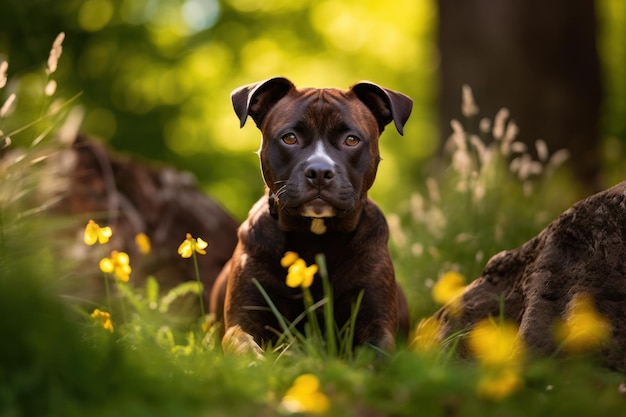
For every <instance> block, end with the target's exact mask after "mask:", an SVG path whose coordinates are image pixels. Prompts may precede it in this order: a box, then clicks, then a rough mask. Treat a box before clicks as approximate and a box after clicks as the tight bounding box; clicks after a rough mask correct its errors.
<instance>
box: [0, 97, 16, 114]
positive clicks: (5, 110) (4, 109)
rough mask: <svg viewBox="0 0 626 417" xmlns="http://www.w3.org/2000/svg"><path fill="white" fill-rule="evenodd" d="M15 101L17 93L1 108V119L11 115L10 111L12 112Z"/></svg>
mask: <svg viewBox="0 0 626 417" xmlns="http://www.w3.org/2000/svg"><path fill="white" fill-rule="evenodd" d="M14 101H15V93H13V94H11V95H10V96H9V98H7V100H6V101H5V102H4V104H3V105H2V107H1V108H0V117H4V116H6V115H7V114H8V113H9V110H11V106H12V105H13V102H14Z"/></svg>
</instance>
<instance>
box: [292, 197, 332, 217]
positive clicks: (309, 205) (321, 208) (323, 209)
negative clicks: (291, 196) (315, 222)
mask: <svg viewBox="0 0 626 417" xmlns="http://www.w3.org/2000/svg"><path fill="white" fill-rule="evenodd" d="M299 214H300V216H302V217H310V218H314V219H324V218H328V217H335V215H336V214H337V210H336V209H335V207H334V206H333V205H331V204H330V203H328V202H327V201H325V200H323V199H322V198H321V197H319V196H318V197H316V198H314V199H313V200H311V201H308V202H306V203H304V204H302V205H301V206H300V210H299Z"/></svg>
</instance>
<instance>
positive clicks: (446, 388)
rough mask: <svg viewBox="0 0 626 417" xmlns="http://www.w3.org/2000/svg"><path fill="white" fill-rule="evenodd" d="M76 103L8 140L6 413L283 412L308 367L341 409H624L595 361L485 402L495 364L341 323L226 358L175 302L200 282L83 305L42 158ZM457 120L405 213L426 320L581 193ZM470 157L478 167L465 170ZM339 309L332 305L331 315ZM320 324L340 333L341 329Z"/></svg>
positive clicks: (410, 268)
mask: <svg viewBox="0 0 626 417" xmlns="http://www.w3.org/2000/svg"><path fill="white" fill-rule="evenodd" d="M65 110H66V112H65V113H64V112H61V113H55V114H52V115H50V114H49V113H47V112H43V111H42V112H39V113H38V115H36V116H34V118H33V120H36V122H34V123H33V125H32V126H29V130H31V129H34V130H36V131H38V132H39V133H37V134H33V136H32V139H33V140H32V145H31V146H30V147H27V148H26V149H25V150H23V151H22V155H23V157H19V158H15V155H17V154H13V153H11V152H12V151H13V150H14V147H12V146H8V147H6V148H5V149H4V150H3V154H2V155H3V159H2V160H1V163H0V174H2V176H3V177H4V179H3V181H2V182H0V335H1V337H2V339H1V340H2V341H1V342H0V417H4V416H34V415H37V416H57V415H58V416H74V415H76V416H84V415H90V416H109V415H110V416H115V417H123V416H132V417H137V416H151V417H153V416H156V417H159V416H184V415H190V416H203V415H207V416H209V415H210V416H220V415H224V416H240V415H241V416H248V415H249V416H274V415H282V414H287V410H286V409H285V407H284V406H282V405H281V402H282V399H283V397H284V395H285V393H286V392H287V391H288V389H289V388H290V387H291V385H292V384H293V382H294V380H295V379H296V378H297V377H298V376H300V375H302V374H306V373H310V374H314V375H316V376H317V378H319V381H320V388H319V389H320V391H321V392H322V393H323V394H324V395H325V396H326V397H327V398H328V400H329V404H330V408H329V410H328V413H327V414H328V415H331V416H341V417H346V416H387V415H392V416H415V415H421V416H476V417H485V416H499V417H500V416H535V415H550V416H557V417H558V416H570V415H573V414H575V415H598V413H602V414H606V415H609V414H611V413H613V414H615V415H621V414H623V408H624V401H625V399H624V398H623V397H622V396H621V395H620V394H619V393H618V385H619V383H620V382H621V381H622V378H623V375H621V374H618V373H614V372H611V371H609V370H607V369H605V368H603V367H601V366H600V365H598V364H597V363H596V361H595V359H594V358H593V356H584V357H564V358H559V359H555V358H530V359H529V360H527V361H526V363H525V365H524V367H523V369H522V370H521V377H522V380H523V385H522V387H521V388H520V389H519V390H517V391H514V392H512V393H511V394H510V395H508V396H506V397H505V398H503V399H502V400H499V401H496V400H493V399H489V398H483V397H481V396H479V395H477V392H476V390H477V385H478V383H479V381H480V379H481V377H482V376H483V375H484V373H485V372H486V371H485V370H484V369H483V368H481V367H480V366H479V364H477V363H475V362H474V361H471V360H462V359H459V358H457V357H455V355H454V351H453V350H450V351H443V350H442V351H440V352H432V351H431V352H416V351H413V350H411V349H409V348H407V347H406V346H403V345H400V346H399V347H398V349H397V351H396V352H393V353H392V354H391V355H390V357H389V359H388V360H386V361H377V360H376V359H374V355H373V352H371V351H369V350H357V351H355V352H352V351H351V350H350V349H347V348H346V345H347V344H349V343H345V340H346V338H347V340H349V337H350V331H349V328H347V329H343V330H342V329H336V330H338V331H337V339H336V340H335V341H332V340H331V341H325V340H321V339H320V336H319V334H321V331H317V330H316V329H315V328H311V327H309V330H308V331H307V332H305V333H304V334H296V333H292V335H291V336H290V337H288V335H287V336H286V337H285V339H284V340H285V341H286V342H287V344H288V345H289V347H288V348H286V349H285V348H284V347H281V349H276V350H272V351H269V352H267V353H266V354H265V360H261V361H259V360H254V359H253V358H252V357H249V356H233V355H228V354H224V353H222V351H221V348H220V343H219V340H218V338H217V336H216V334H217V332H216V328H211V329H209V331H208V332H207V331H205V329H203V326H202V324H203V323H202V320H201V319H200V318H198V320H197V321H193V320H192V321H191V322H189V321H187V322H185V321H184V320H180V319H179V318H177V317H176V316H175V315H174V313H172V312H170V311H169V310H168V306H169V305H170V303H172V302H173V301H175V300H176V299H177V298H178V297H180V296H183V295H184V294H188V293H194V294H197V292H198V287H197V283H195V282H191V283H188V284H184V285H183V286H182V287H179V288H177V289H176V290H174V291H173V292H171V293H169V294H159V293H158V284H157V283H156V282H154V281H150V280H149V281H148V283H147V284H146V286H145V287H142V288H136V287H134V286H132V285H126V284H119V283H116V282H115V281H114V280H111V281H109V282H110V283H112V285H111V291H112V293H114V294H116V295H118V296H117V297H115V302H114V303H113V305H109V302H108V300H107V299H106V297H104V296H103V297H101V298H93V299H89V300H81V302H80V303H78V302H75V301H74V300H73V299H72V298H69V297H67V288H68V287H74V286H76V285H81V282H80V280H81V278H82V275H81V274H82V273H83V272H82V270H81V269H80V268H77V267H76V266H75V265H71V264H70V263H69V261H68V259H66V258H64V257H63V256H62V255H61V254H62V253H63V251H62V249H63V248H59V247H56V246H55V244H54V243H55V242H57V241H59V239H57V234H58V233H60V231H61V230H62V229H63V226H64V225H65V224H66V223H67V219H62V218H56V217H51V216H43V217H42V216H41V215H40V214H39V212H40V211H41V209H42V206H41V202H37V199H36V198H35V189H36V187H37V185H38V184H40V183H41V181H42V180H43V179H45V178H46V173H47V171H46V168H45V165H44V164H43V163H42V161H45V159H46V158H45V157H46V156H47V155H49V154H51V153H54V151H58V148H59V146H60V145H59V144H58V143H57V142H56V139H53V138H52V136H50V133H51V132H57V131H60V130H63V129H62V128H59V127H58V123H62V122H63V121H64V120H66V119H65V115H66V114H67V110H68V109H67V108H66V109H65ZM70 119H71V117H70ZM501 123H504V126H506V125H507V124H506V123H505V122H502V121H501ZM1 126H2V125H1V124H0V129H1ZM65 126H67V124H66V125H65ZM456 128H457V135H458V136H457V137H456V139H455V140H456V142H454V146H451V147H450V148H449V149H448V150H449V154H450V155H451V158H452V163H451V164H450V165H446V168H445V169H443V170H441V172H438V173H436V174H434V175H433V177H432V178H430V179H428V180H426V181H425V184H427V185H428V187H427V188H426V187H425V188H424V189H423V190H420V191H421V192H420V193H417V192H416V193H415V194H413V195H411V196H406V198H405V199H401V201H399V202H398V205H397V210H396V211H395V212H393V213H389V218H390V224H391V230H392V242H391V248H392V251H393V256H394V260H395V265H396V270H397V275H398V279H399V280H400V281H401V283H402V284H403V285H404V287H405V288H406V290H407V294H408V297H409V301H410V304H411V306H412V310H413V311H412V312H413V316H414V319H415V321H417V319H420V318H422V317H427V316H429V315H430V314H432V313H433V312H434V311H435V310H436V308H438V306H436V305H435V304H434V302H433V301H432V300H431V296H430V289H431V287H432V284H433V283H434V282H435V281H436V280H437V279H438V277H439V276H441V275H442V274H443V273H445V272H447V271H450V270H456V271H459V272H461V273H462V274H464V275H465V276H466V277H468V279H472V278H475V277H477V276H478V274H479V273H480V270H481V268H482V266H484V264H485V262H486V261H487V259H488V258H489V257H490V256H491V255H493V254H495V253H496V252H498V251H500V250H502V249H507V248H512V247H515V246H517V245H519V244H521V243H523V242H524V241H525V240H527V239H529V238H530V237H532V236H533V235H534V234H535V233H536V232H538V231H539V230H540V229H541V228H542V227H543V226H545V224H547V222H548V221H549V220H550V219H551V218H552V217H553V216H555V215H556V214H557V213H558V212H559V211H561V210H563V209H564V208H566V207H564V206H563V201H559V202H556V201H555V200H554V199H553V196H554V195H555V194H559V195H560V196H562V195H563V193H562V190H563V189H564V188H565V189H571V187H570V186H569V185H567V182H564V180H563V179H562V178H561V177H560V176H558V175H557V176H551V175H547V174H546V172H545V168H546V167H547V166H548V164H549V162H548V161H547V160H544V161H539V162H541V164H542V167H543V169H542V172H541V174H538V175H534V176H531V177H528V178H521V177H522V176H521V175H520V174H519V171H518V172H512V171H511V170H510V169H509V166H508V164H505V163H504V162H503V161H504V160H505V158H503V156H502V154H503V153H502V152H500V151H496V150H495V149H496V148H498V149H502V146H500V145H501V143H502V138H497V137H495V138H494V137H493V135H492V133H491V132H492V130H484V131H481V132H479V133H472V132H466V131H462V130H460V129H459V126H458V125H456ZM474 136H476V137H480V138H481V140H482V142H483V143H487V144H490V143H492V144H495V145H491V146H493V149H494V151H493V158H491V159H489V160H487V159H485V158H484V155H483V156H481V152H482V151H481V150H480V149H479V147H477V145H476V141H475V140H474V139H472V138H473V137H474ZM496 136H498V135H496ZM5 138H6V132H5V136H1V135H0V140H4V139H5ZM472 141H473V142H472ZM0 143H1V142H0ZM472 143H473V145H472ZM0 146H1V145H0ZM472 146H473V147H472ZM523 154H524V152H520V153H518V154H516V156H522V155H523ZM498 155H500V156H498ZM504 156H509V155H508V154H506V153H504ZM455 158H456V159H455ZM463 158H465V159H463ZM462 160H465V161H466V162H467V163H468V164H469V165H466V166H465V168H463V166H461V165H458V163H459V161H462ZM455 161H456V162H455ZM564 184H565V186H564ZM531 186H532V190H531V191H529V190H530V188H529V187H531ZM481 187H482V188H481ZM477 189H482V190H483V191H484V194H481V193H479V194H476V191H475V190H477ZM554 190H559V193H555V192H554ZM207 250H210V248H208V249H207ZM189 261H191V260H189ZM318 263H319V264H322V260H321V259H320V260H318ZM83 267H84V266H83ZM93 267H94V268H96V267H97V266H96V265H94V266H93ZM321 269H322V270H323V267H322V268H321ZM103 279H109V280H110V278H108V277H103ZM316 279H318V278H316ZM68 283H69V284H68ZM70 284H71V285H70ZM82 285H84V286H87V285H89V284H86V283H82ZM86 306H89V308H87V307H86ZM93 307H99V308H101V309H106V310H112V315H113V318H114V325H115V330H114V332H109V331H107V330H105V329H104V328H103V327H102V326H101V325H100V324H99V322H98V321H96V320H94V319H92V318H91V317H90V313H91V311H92V310H93ZM309 307H310V308H315V306H313V307H311V306H309ZM330 307H331V304H330V303H325V304H324V303H322V304H320V305H319V306H317V308H320V309H322V311H325V312H326V314H332V310H331V309H330ZM307 316H308V315H307ZM122 317H123V320H122V319H121V318H122ZM305 318H306V317H303V319H305ZM357 319H358V317H357ZM289 326H290V324H289V323H285V328H287V329H289V330H290V331H291V328H290V327H289ZM318 326H321V327H324V328H325V329H326V332H328V329H330V327H332V323H329V322H328V321H326V320H324V321H322V322H320V323H318ZM450 345H451V346H454V343H450Z"/></svg>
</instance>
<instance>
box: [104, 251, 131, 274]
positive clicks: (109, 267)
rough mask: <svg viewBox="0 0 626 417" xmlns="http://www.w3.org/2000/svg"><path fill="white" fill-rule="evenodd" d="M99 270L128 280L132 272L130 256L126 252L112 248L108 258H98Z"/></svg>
mask: <svg viewBox="0 0 626 417" xmlns="http://www.w3.org/2000/svg"><path fill="white" fill-rule="evenodd" d="M100 270H101V271H102V272H106V273H108V274H113V275H115V276H116V277H117V279H119V280H120V281H123V282H128V281H129V279H130V273H131V272H132V269H131V268H130V258H129V257H128V254H127V253H126V252H118V251H116V250H114V251H112V252H111V257H110V258H103V259H102V260H100Z"/></svg>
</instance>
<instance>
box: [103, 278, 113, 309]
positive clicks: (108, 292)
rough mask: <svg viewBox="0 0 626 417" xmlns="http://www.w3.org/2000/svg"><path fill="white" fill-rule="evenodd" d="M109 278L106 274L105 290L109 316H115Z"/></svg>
mask: <svg viewBox="0 0 626 417" xmlns="http://www.w3.org/2000/svg"><path fill="white" fill-rule="evenodd" d="M108 278H109V277H108V276H107V274H104V289H105V291H106V295H107V304H108V305H109V314H113V306H112V305H111V291H110V290H109V279H108Z"/></svg>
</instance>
